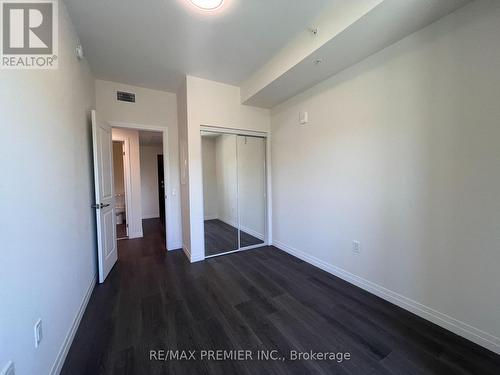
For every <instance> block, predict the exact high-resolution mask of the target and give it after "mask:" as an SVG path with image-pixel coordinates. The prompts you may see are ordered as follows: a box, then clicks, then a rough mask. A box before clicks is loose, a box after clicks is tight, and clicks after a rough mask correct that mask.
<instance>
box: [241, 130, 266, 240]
mask: <svg viewBox="0 0 500 375" xmlns="http://www.w3.org/2000/svg"><path fill="white" fill-rule="evenodd" d="M236 151H237V159H238V213H239V234H240V248H245V247H248V246H255V245H262V244H264V242H265V236H266V142H265V139H264V138H259V137H249V136H238V137H237V142H236Z"/></svg>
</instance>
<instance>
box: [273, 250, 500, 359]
mask: <svg viewBox="0 0 500 375" xmlns="http://www.w3.org/2000/svg"><path fill="white" fill-rule="evenodd" d="M273 245H274V246H276V247H277V248H279V249H280V250H283V251H285V252H287V253H289V254H291V255H293V256H295V257H297V258H300V259H302V260H303V261H305V262H307V263H310V264H312V265H314V266H316V267H318V268H321V269H322V270H323V271H326V272H328V273H331V274H332V275H335V276H337V277H339V278H341V279H343V280H345V281H347V282H348V283H351V284H353V285H356V286H358V287H360V288H362V289H364V290H366V291H368V292H370V293H372V294H375V295H376V296H378V297H380V298H383V299H385V300H386V301H389V302H391V303H393V304H395V305H397V306H399V307H401V308H403V309H405V310H408V311H410V312H412V313H414V314H416V315H418V316H420V317H421V318H424V319H426V320H428V321H430V322H432V323H434V324H437V325H438V326H441V327H443V328H445V329H447V330H448V331H451V332H453V333H456V334H457V335H459V336H462V337H464V338H466V339H468V340H470V341H472V342H474V343H476V344H478V345H481V346H483V347H485V348H487V349H489V350H491V351H493V352H495V353H497V354H500V338H498V337H496V336H494V335H492V334H489V333H487V332H484V331H482V330H480V329H478V328H475V327H473V326H471V325H470V324H467V323H465V322H462V321H460V320H458V319H455V318H453V317H451V316H449V315H447V314H444V313H442V312H439V311H437V310H435V309H433V308H431V307H429V306H426V305H423V304H421V303H420V302H417V301H414V300H412V299H410V298H407V297H405V296H403V295H401V294H399V293H397V292H394V291H392V290H390V289H387V288H384V287H383V286H380V285H378V284H375V283H373V282H371V281H369V280H366V279H363V278H362V277H359V276H356V275H354V274H353V273H350V272H348V271H346V270H344V269H342V268H340V267H337V266H334V265H333V264H330V263H327V262H325V261H323V260H321V259H319V258H316V257H314V256H312V255H309V254H307V253H306V252H304V251H301V250H298V249H294V248H293V247H291V246H288V245H286V244H284V243H283V242H280V241H276V240H275V241H273Z"/></svg>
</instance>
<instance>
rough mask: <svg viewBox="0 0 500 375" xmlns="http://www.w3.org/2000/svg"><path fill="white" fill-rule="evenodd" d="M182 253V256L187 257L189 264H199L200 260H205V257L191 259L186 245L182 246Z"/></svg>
mask: <svg viewBox="0 0 500 375" xmlns="http://www.w3.org/2000/svg"><path fill="white" fill-rule="evenodd" d="M182 251H184V254H185V255H186V256H187V258H188V259H189V261H190V262H191V263H195V262H200V261H202V260H205V256H204V255H201V256H196V257H192V256H191V250H189V248H188V247H187V246H186V245H183V246H182Z"/></svg>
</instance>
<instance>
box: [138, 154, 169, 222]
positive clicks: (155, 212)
mask: <svg viewBox="0 0 500 375" xmlns="http://www.w3.org/2000/svg"><path fill="white" fill-rule="evenodd" d="M139 150H140V154H141V194H142V218H143V219H152V218H156V217H160V203H159V195H158V155H163V146H141V147H140V149H139Z"/></svg>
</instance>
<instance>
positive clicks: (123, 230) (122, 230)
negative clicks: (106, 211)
mask: <svg viewBox="0 0 500 375" xmlns="http://www.w3.org/2000/svg"><path fill="white" fill-rule="evenodd" d="M116 237H117V238H120V239H121V238H127V224H125V223H123V224H116Z"/></svg>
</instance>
